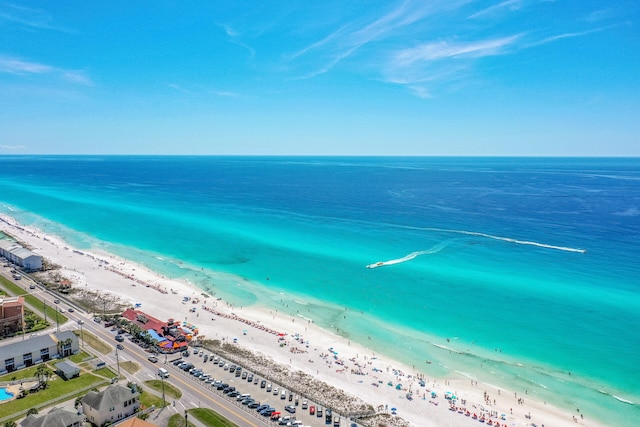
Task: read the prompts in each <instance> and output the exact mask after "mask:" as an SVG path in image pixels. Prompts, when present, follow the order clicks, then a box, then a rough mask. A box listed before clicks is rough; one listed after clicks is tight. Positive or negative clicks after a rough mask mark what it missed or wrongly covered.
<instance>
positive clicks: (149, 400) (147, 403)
mask: <svg viewBox="0 0 640 427" xmlns="http://www.w3.org/2000/svg"><path fill="white" fill-rule="evenodd" d="M165 403H167V405H166V406H168V402H165ZM140 404H142V406H144V407H145V408H150V407H151V406H153V405H155V407H156V408H162V407H163V406H165V405H163V404H162V397H158V396H156V395H155V394H152V393H149V392H148V391H147V392H144V393H142V394H141V395H140Z"/></svg>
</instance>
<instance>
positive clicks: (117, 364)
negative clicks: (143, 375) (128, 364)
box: [116, 347, 120, 379]
mask: <svg viewBox="0 0 640 427" xmlns="http://www.w3.org/2000/svg"><path fill="white" fill-rule="evenodd" d="M116 366H117V367H118V379H120V358H119V357H118V347H116Z"/></svg>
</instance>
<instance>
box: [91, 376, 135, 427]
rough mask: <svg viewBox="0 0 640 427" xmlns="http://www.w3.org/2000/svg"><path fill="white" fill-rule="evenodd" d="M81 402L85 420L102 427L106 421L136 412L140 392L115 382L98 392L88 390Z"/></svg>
mask: <svg viewBox="0 0 640 427" xmlns="http://www.w3.org/2000/svg"><path fill="white" fill-rule="evenodd" d="M81 403H82V409H83V412H84V414H85V415H86V417H87V421H89V422H90V423H91V424H93V425H95V426H98V427H103V426H104V425H106V424H107V423H109V424H112V423H115V422H116V421H119V420H122V419H124V418H127V417H129V416H131V415H133V414H135V413H136V412H138V410H139V409H140V393H139V392H138V391H137V389H136V388H135V387H133V388H128V387H123V386H121V385H119V384H116V385H112V386H109V387H107V388H105V389H104V390H102V391H99V392H96V391H90V392H88V393H87V394H85V395H84V397H83V398H82V400H81Z"/></svg>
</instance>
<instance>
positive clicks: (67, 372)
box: [56, 360, 80, 380]
mask: <svg viewBox="0 0 640 427" xmlns="http://www.w3.org/2000/svg"><path fill="white" fill-rule="evenodd" d="M56 373H57V374H58V375H60V376H61V377H62V378H64V379H65V380H70V379H71V378H75V377H79V376H80V367H79V366H78V365H76V364H75V363H73V362H72V361H70V360H63V361H62V362H60V363H57V364H56Z"/></svg>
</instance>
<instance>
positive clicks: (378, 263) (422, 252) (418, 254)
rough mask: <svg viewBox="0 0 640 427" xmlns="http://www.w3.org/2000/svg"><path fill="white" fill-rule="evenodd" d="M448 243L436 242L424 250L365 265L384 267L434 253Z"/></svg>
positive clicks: (368, 266)
mask: <svg viewBox="0 0 640 427" xmlns="http://www.w3.org/2000/svg"><path fill="white" fill-rule="evenodd" d="M449 243H450V242H449V241H446V242H442V243H438V244H437V245H435V246H433V247H432V248H431V249H427V250H426V251H417V252H411V253H410V254H409V255H407V256H404V257H402V258H398V259H392V260H389V261H378V262H376V263H373V264H369V265H367V268H378V267H384V266H385V265H393V264H400V263H401V262H407V261H411V260H412V259H414V258H415V257H417V256H420V255H429V254H435V253H437V252H440V251H441V250H443V249H444V248H445V247H447V246H449Z"/></svg>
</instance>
